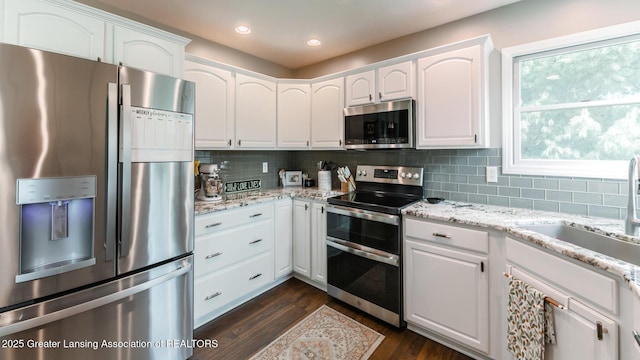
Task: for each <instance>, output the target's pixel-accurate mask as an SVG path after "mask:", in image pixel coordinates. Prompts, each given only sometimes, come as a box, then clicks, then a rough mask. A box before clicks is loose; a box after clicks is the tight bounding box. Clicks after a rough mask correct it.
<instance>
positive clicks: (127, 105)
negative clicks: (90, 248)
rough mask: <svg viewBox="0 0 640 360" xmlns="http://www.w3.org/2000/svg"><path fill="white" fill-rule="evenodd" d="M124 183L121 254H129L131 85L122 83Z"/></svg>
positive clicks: (121, 155) (122, 161)
mask: <svg viewBox="0 0 640 360" xmlns="http://www.w3.org/2000/svg"><path fill="white" fill-rule="evenodd" d="M120 119H121V124H120V125H121V127H120V129H121V130H120V131H121V133H120V140H121V141H122V145H121V149H120V151H121V154H120V162H121V163H122V180H121V181H122V183H121V196H120V201H121V203H120V256H121V257H126V256H127V255H129V247H130V240H131V239H130V234H131V85H129V84H122V107H121V111H120Z"/></svg>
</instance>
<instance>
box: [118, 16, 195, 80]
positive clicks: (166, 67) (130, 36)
mask: <svg viewBox="0 0 640 360" xmlns="http://www.w3.org/2000/svg"><path fill="white" fill-rule="evenodd" d="M113 60H114V63H116V64H118V63H122V64H123V65H124V66H130V67H134V68H137V69H141V70H148V71H152V72H155V73H159V74H165V75H170V76H174V77H179V78H181V77H182V75H183V63H184V45H182V44H178V43H176V42H172V41H169V40H165V39H161V38H158V37H156V36H152V35H150V34H147V33H145V32H143V31H139V30H137V29H135V28H129V27H124V26H119V25H116V26H114V27H113Z"/></svg>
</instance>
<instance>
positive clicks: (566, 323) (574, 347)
mask: <svg viewBox="0 0 640 360" xmlns="http://www.w3.org/2000/svg"><path fill="white" fill-rule="evenodd" d="M598 324H600V325H598ZM554 325H555V329H556V341H557V343H556V344H547V346H546V348H545V353H544V358H545V359H547V360H562V359H581V360H582V359H584V360H614V359H618V325H617V324H616V322H615V321H613V320H611V319H608V318H607V317H605V316H603V315H602V314H599V313H597V312H596V311H594V310H593V309H591V308H589V307H587V306H585V305H583V304H581V303H580V302H578V301H575V300H574V299H570V300H569V309H567V310H556V309H554ZM599 326H601V327H602V336H601V338H600V339H598V333H599V331H598V327H599Z"/></svg>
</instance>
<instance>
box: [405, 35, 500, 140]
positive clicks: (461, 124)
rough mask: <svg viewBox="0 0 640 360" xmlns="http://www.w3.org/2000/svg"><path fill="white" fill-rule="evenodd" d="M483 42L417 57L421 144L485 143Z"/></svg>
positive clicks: (486, 134)
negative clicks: (481, 44) (420, 57)
mask: <svg viewBox="0 0 640 360" xmlns="http://www.w3.org/2000/svg"><path fill="white" fill-rule="evenodd" d="M484 63H485V61H484V59H483V49H482V46H480V45H476V46H472V47H469V48H464V49H460V50H455V51H451V52H447V53H443V54H438V55H433V56H429V57H426V58H422V59H419V60H418V96H417V107H418V109H417V113H418V119H417V133H418V134H417V144H416V147H418V148H447V147H452V148H465V147H471V148H476V147H486V146H487V144H486V142H488V135H489V134H488V121H489V119H488V117H487V116H485V104H484V102H485V96H486V94H485V90H484V89H485V85H484V81H485V79H484V71H483V69H484V68H485V64H484Z"/></svg>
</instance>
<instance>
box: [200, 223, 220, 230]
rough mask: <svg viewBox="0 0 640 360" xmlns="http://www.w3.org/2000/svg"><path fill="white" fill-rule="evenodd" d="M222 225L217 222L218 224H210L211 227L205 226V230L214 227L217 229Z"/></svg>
mask: <svg viewBox="0 0 640 360" xmlns="http://www.w3.org/2000/svg"><path fill="white" fill-rule="evenodd" d="M220 225H222V223H221V222H217V223H213V224H209V225H207V226H205V227H204V228H205V229H210V228H212V227H216V226H220Z"/></svg>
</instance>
